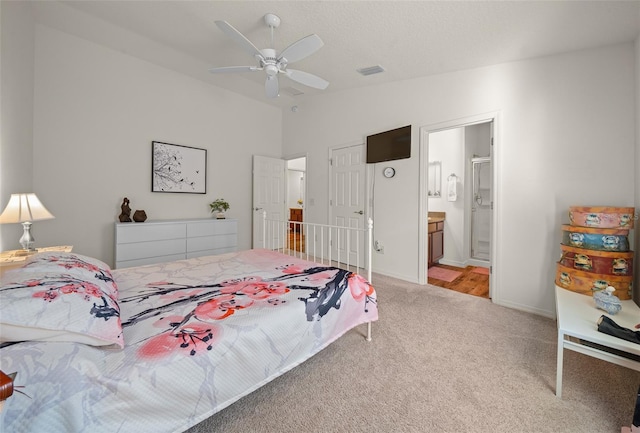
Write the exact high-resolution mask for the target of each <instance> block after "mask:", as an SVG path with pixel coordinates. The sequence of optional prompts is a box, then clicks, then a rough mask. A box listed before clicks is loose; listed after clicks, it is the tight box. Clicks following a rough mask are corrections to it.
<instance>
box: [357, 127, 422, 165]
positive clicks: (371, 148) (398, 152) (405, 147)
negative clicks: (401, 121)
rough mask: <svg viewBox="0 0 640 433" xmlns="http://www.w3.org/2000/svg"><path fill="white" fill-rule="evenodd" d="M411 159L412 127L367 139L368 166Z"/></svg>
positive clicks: (386, 132)
mask: <svg viewBox="0 0 640 433" xmlns="http://www.w3.org/2000/svg"><path fill="white" fill-rule="evenodd" d="M410 157H411V125H407V126H403V127H402V128H397V129H392V130H390V131H385V132H380V133H379V134H374V135H369V136H368V137H367V164H371V163H375V162H382V161H392V160H394V159H404V158H410Z"/></svg>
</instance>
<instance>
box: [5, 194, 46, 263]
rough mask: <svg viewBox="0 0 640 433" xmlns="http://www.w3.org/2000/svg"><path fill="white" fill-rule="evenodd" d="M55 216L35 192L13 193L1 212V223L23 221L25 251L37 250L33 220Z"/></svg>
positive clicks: (21, 239) (25, 252)
mask: <svg viewBox="0 0 640 433" xmlns="http://www.w3.org/2000/svg"><path fill="white" fill-rule="evenodd" d="M51 218H55V217H54V216H53V215H51V213H50V212H49V211H48V210H47V209H46V208H45V207H44V206H43V205H42V203H41V202H40V200H39V199H38V197H36V195H35V194H33V193H29V194H11V198H10V199H9V203H8V204H7V207H5V208H4V211H3V212H2V214H0V224H8V223H22V226H23V227H24V233H23V234H22V237H21V238H20V245H22V249H23V251H22V252H23V253H24V254H27V253H31V252H35V248H33V244H34V241H35V239H34V238H33V236H31V221H40V220H48V219H51Z"/></svg>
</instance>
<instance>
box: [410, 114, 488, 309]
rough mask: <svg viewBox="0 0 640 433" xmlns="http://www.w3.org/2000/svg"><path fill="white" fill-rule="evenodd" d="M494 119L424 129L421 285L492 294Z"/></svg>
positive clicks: (472, 120) (480, 294) (482, 294)
mask: <svg viewBox="0 0 640 433" xmlns="http://www.w3.org/2000/svg"><path fill="white" fill-rule="evenodd" d="M494 123H495V119H494V117H489V118H479V119H478V118H476V119H469V120H468V121H467V122H465V121H464V120H463V121H459V122H458V123H456V122H451V123H449V124H443V125H438V126H436V127H431V128H426V127H425V128H423V129H422V130H421V131H422V135H421V170H422V172H421V173H422V175H423V176H421V177H422V178H423V179H425V181H424V185H421V191H424V196H425V197H424V198H423V197H421V201H422V203H424V204H425V206H424V207H421V209H425V211H426V214H427V215H426V216H427V218H425V219H426V220H427V223H426V226H427V229H426V230H421V232H422V233H424V238H425V240H424V242H423V243H422V245H424V247H422V246H421V248H424V256H425V266H424V267H423V269H424V274H423V275H424V277H423V278H422V279H421V282H423V283H427V282H428V283H429V284H433V285H437V286H440V287H444V288H447V289H452V290H456V291H460V292H464V293H470V294H473V295H476V296H481V297H486V298H491V297H492V286H493V284H492V281H491V280H492V278H491V273H492V270H493V263H492V258H493V252H494V248H495V245H494V242H493V239H494V236H493V231H494V230H493V209H494V188H493V185H494V164H493V158H494V145H493V143H494V141H493V131H494Z"/></svg>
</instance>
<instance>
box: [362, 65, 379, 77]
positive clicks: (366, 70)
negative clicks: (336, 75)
mask: <svg viewBox="0 0 640 433" xmlns="http://www.w3.org/2000/svg"><path fill="white" fill-rule="evenodd" d="M356 71H358V72H359V73H360V74H362V75H365V76H366V75H373V74H379V73H381V72H384V68H383V67H382V66H380V65H375V66H369V67H367V68H360V69H356Z"/></svg>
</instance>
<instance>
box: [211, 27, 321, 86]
mask: <svg viewBox="0 0 640 433" xmlns="http://www.w3.org/2000/svg"><path fill="white" fill-rule="evenodd" d="M264 22H265V23H266V24H267V26H269V27H270V28H271V48H264V49H262V50H259V49H258V48H256V46H255V45H253V44H252V43H251V41H249V39H247V38H246V37H245V36H244V35H243V34H242V33H240V32H239V31H238V30H236V29H235V28H234V27H233V26H232V25H231V24H229V23H228V22H226V21H216V25H217V26H218V27H219V28H220V30H222V31H223V32H224V33H225V34H226V35H227V36H229V37H230V38H231V39H233V40H234V41H236V43H237V44H238V45H240V46H241V47H242V48H243V49H244V50H245V51H247V52H248V53H249V54H251V55H252V56H253V57H254V58H255V59H256V60H257V61H258V66H226V67H221V68H213V69H210V70H209V72H212V73H214V74H219V73H227V72H253V71H265V72H266V74H267V79H266V81H265V84H264V88H265V91H266V93H267V97H269V98H275V97H277V96H278V92H279V90H280V87H279V84H278V74H284V75H285V76H287V77H289V78H290V79H292V80H293V81H296V82H298V83H300V84H304V85H305V86H309V87H313V88H314V89H321V90H324V89H326V88H327V86H328V85H329V82H328V81H326V80H323V79H322V78H320V77H318V76H316V75H313V74H310V73H308V72H304V71H298V70H296V69H289V68H288V67H287V66H288V65H289V64H290V63H294V62H297V61H299V60H302V59H304V58H305V57H308V56H310V55H311V54H313V53H315V52H316V51H317V50H319V49H320V48H321V47H322V46H323V45H324V42H322V39H320V37H319V36H318V35H316V34H311V35H309V36H306V37H304V38H302V39H300V40H299V41H296V42H294V43H292V44H291V45H289V46H288V47H287V48H285V49H284V50H283V51H282V52H281V53H280V54H278V52H277V51H276V50H275V48H273V29H275V28H277V27H278V26H279V25H280V18H279V17H278V16H277V15H274V14H266V15H265V16H264Z"/></svg>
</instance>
